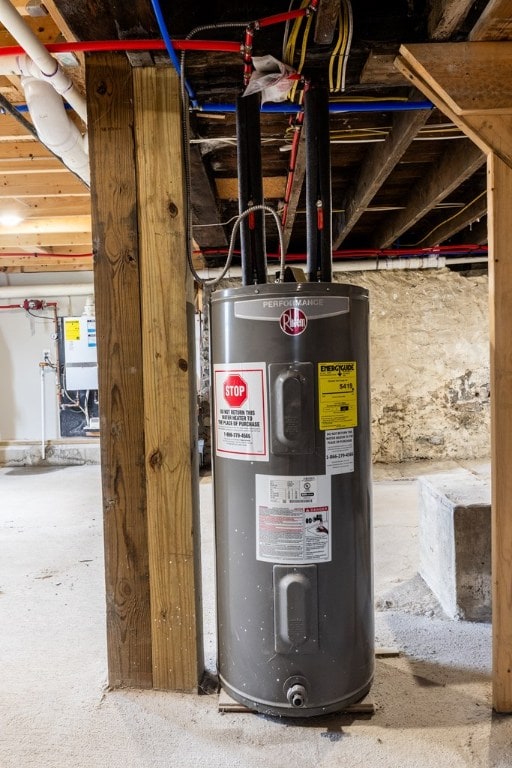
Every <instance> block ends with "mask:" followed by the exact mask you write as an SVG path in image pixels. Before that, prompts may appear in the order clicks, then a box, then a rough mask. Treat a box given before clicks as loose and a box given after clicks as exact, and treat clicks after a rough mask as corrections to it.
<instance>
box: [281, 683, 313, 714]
mask: <svg viewBox="0 0 512 768" xmlns="http://www.w3.org/2000/svg"><path fill="white" fill-rule="evenodd" d="M286 698H287V699H288V701H289V702H290V704H291V705H292V707H294V708H295V709H298V708H299V707H305V706H306V702H307V698H308V697H307V694H306V689H305V688H304V686H303V685H292V687H291V688H288V690H287V692H286Z"/></svg>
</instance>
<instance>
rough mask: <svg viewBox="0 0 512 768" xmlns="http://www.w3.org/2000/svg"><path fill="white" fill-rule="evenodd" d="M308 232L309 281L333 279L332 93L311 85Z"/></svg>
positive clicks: (307, 110)
mask: <svg viewBox="0 0 512 768" xmlns="http://www.w3.org/2000/svg"><path fill="white" fill-rule="evenodd" d="M304 126H305V137H306V138H305V142H306V228H307V229H306V232H307V267H306V269H307V277H308V280H309V282H324V283H330V282H331V280H332V193H331V152H330V142H329V92H328V90H327V88H326V87H323V86H322V87H316V86H314V85H311V86H310V87H309V88H308V90H307V91H305V93H304Z"/></svg>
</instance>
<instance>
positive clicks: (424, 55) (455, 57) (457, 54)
mask: <svg viewBox="0 0 512 768" xmlns="http://www.w3.org/2000/svg"><path fill="white" fill-rule="evenodd" d="M399 60H400V61H404V62H405V63H407V64H408V65H409V67H410V68H411V67H413V68H414V72H415V74H416V75H417V76H418V77H420V78H421V79H422V80H423V81H424V82H425V84H427V85H430V86H433V85H434V83H435V88H434V90H435V92H436V93H437V98H438V99H439V98H442V100H443V103H444V104H445V105H446V106H448V107H449V108H450V110H451V111H452V112H454V113H455V114H456V115H468V114H469V115H471V114H482V113H483V112H485V113H486V114H488V115H490V114H498V115H503V114H510V113H512V77H511V75H512V44H510V43H478V45H476V44H475V43H439V44H436V43H434V44H432V43H426V44H417V45H408V46H405V45H402V46H401V47H400V52H399Z"/></svg>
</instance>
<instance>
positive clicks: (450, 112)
mask: <svg viewBox="0 0 512 768" xmlns="http://www.w3.org/2000/svg"><path fill="white" fill-rule="evenodd" d="M449 45H450V49H451V51H452V54H451V55H453V56H454V57H457V55H458V54H457V46H458V45H462V46H463V48H464V52H461V56H459V59H460V58H461V57H462V58H464V57H465V58H466V72H465V78H464V80H463V81H461V82H460V83H459V84H458V82H457V79H456V78H455V79H453V78H450V83H449V87H450V88H451V89H452V90H451V93H450V94H448V93H447V92H446V89H445V85H446V84H443V83H441V82H439V81H438V80H437V79H436V78H438V77H442V76H443V75H442V72H443V68H442V69H441V73H440V72H439V70H438V69H436V68H435V66H434V70H433V71H432V73H428V72H427V70H426V69H425V67H426V66H428V61H430V60H431V59H432V55H433V54H432V51H430V53H429V55H428V57H427V59H426V60H422V61H420V60H419V59H418V58H417V56H422V55H423V50H422V49H424V48H425V46H417V45H411V46H403V45H402V46H401V47H400V54H399V56H397V58H396V60H395V66H396V67H397V68H398V69H400V71H401V72H403V73H404V74H405V75H406V77H407V78H408V79H409V80H410V82H411V83H413V85H415V86H416V87H417V88H418V89H419V90H420V91H421V92H422V93H423V94H424V95H425V96H427V97H428V98H429V99H430V100H431V101H432V102H433V103H434V104H435V105H436V106H437V107H439V109H440V110H441V111H442V112H444V114H445V115H446V116H447V117H449V118H450V119H451V120H452V122H454V123H455V125H457V126H458V127H459V128H460V129H461V130H462V131H464V133H465V134H466V136H468V137H469V138H470V139H471V140H472V141H474V142H475V143H476V144H477V145H478V146H479V147H480V149H481V150H482V151H483V152H486V153H487V152H490V151H492V152H496V154H497V155H498V156H499V157H501V158H502V160H504V161H505V162H507V163H512V114H510V110H509V108H508V107H507V108H506V109H505V111H504V113H500V112H499V110H495V109H493V108H489V109H488V110H483V111H482V112H474V113H470V112H465V111H464V110H463V109H462V108H461V107H458V106H457V102H459V101H463V99H464V95H465V93H466V91H467V80H468V78H469V79H471V77H472V76H474V78H475V80H477V79H478V78H479V76H481V72H482V66H484V68H485V69H487V71H489V72H490V71H494V70H496V69H498V70H499V69H500V52H502V53H503V55H504V57H505V60H506V61H508V60H509V59H510V54H511V52H512V44H509V43H495V44H491V43H467V44H465V43H455V44H449ZM496 46H497V47H496ZM427 47H429V48H433V49H436V54H437V55H438V56H440V57H442V56H443V55H444V54H443V51H444V49H445V48H446V45H444V44H443V45H438V44H436V43H433V44H432V45H431V46H427ZM484 49H485V50H486V51H487V55H488V56H489V58H488V59H487V60H485V62H484V60H483V58H482V55H481V54H482V52H483V51H484ZM475 51H479V52H480V53H478V55H477V54H476V53H475V60H474V61H473V60H472V54H473V52H475ZM447 53H448V52H447ZM434 58H435V56H434ZM509 85H510V84H509Z"/></svg>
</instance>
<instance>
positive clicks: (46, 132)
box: [21, 77, 90, 185]
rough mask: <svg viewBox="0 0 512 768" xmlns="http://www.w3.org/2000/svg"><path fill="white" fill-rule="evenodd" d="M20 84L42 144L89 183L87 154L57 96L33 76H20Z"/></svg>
mask: <svg viewBox="0 0 512 768" xmlns="http://www.w3.org/2000/svg"><path fill="white" fill-rule="evenodd" d="M21 83H22V86H23V90H24V91H25V98H26V100H27V107H28V111H29V113H30V116H31V118H32V121H33V123H34V127H35V129H36V131H37V135H38V136H39V138H40V139H41V141H42V143H43V144H45V145H46V146H47V147H48V149H50V150H51V151H52V152H53V153H54V154H56V155H57V156H58V157H60V158H62V162H63V163H64V164H65V165H66V166H67V167H68V168H69V169H70V170H72V171H74V172H75V173H76V174H77V175H78V176H80V178H81V179H83V181H85V183H86V184H88V185H89V184H90V170H89V157H88V155H87V152H86V151H85V149H84V140H83V138H82V134H81V133H80V131H79V130H78V128H77V126H76V125H75V124H74V123H73V122H72V121H71V120H70V119H69V117H68V116H67V114H66V110H65V108H64V103H63V101H62V99H61V97H60V96H59V94H58V93H57V92H56V91H55V90H54V89H53V88H52V86H51V85H50V84H49V83H47V82H43V81H42V80H37V79H36V78H35V77H22V78H21Z"/></svg>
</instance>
